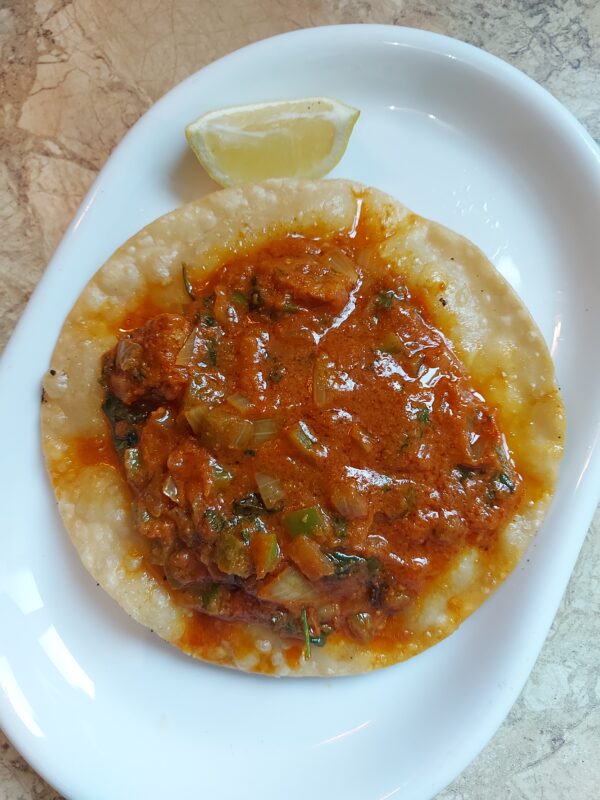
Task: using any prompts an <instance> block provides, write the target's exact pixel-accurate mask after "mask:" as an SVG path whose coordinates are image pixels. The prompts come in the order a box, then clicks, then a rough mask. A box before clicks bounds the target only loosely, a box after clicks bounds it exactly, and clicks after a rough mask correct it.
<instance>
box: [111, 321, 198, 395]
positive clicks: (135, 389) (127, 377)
mask: <svg viewBox="0 0 600 800" xmlns="http://www.w3.org/2000/svg"><path fill="white" fill-rule="evenodd" d="M191 327H192V326H191V323H190V321H189V320H187V319H186V318H185V317H181V316H178V315H176V314H159V315H158V316H157V317H154V318H153V319H151V320H150V321H149V322H147V323H146V324H145V325H144V326H142V327H141V328H137V329H136V330H134V331H131V332H128V333H125V334H124V335H123V336H122V337H121V338H120V339H119V342H118V343H117V346H116V347H115V348H114V349H113V350H111V351H110V352H109V353H108V354H107V355H106V357H105V363H104V374H105V377H106V379H107V383H108V387H109V389H110V391H111V392H113V393H114V394H115V395H116V396H117V397H118V398H119V399H120V400H122V402H123V403H126V404H127V405H131V404H133V403H138V402H141V401H145V402H150V403H159V402H161V401H165V400H166V401H172V400H176V399H177V398H178V397H179V396H180V395H181V393H182V391H183V389H184V387H185V384H186V381H187V377H188V376H187V371H186V368H185V367H182V366H178V365H177V364H176V363H175V361H176V359H177V355H178V353H179V351H180V350H181V348H182V346H183V344H184V342H185V341H186V339H187V337H188V336H189V334H190V331H191Z"/></svg>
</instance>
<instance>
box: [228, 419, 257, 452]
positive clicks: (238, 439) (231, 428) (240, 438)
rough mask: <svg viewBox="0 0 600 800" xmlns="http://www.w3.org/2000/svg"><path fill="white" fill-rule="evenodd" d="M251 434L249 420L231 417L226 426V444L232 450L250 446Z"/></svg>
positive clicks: (251, 426)
mask: <svg viewBox="0 0 600 800" xmlns="http://www.w3.org/2000/svg"><path fill="white" fill-rule="evenodd" d="M252 433H253V425H252V423H251V422H250V420H249V419H241V418H240V417H234V416H232V417H230V420H229V423H228V425H227V444H228V445H229V447H233V448H236V447H239V448H243V447H246V446H247V445H249V444H250V439H251V438H252Z"/></svg>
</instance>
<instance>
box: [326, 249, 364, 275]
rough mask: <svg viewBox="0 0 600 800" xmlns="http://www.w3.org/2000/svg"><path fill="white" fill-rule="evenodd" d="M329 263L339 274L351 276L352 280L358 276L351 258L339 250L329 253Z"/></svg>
mask: <svg viewBox="0 0 600 800" xmlns="http://www.w3.org/2000/svg"><path fill="white" fill-rule="evenodd" d="M329 263H330V264H331V266H332V267H333V268H334V270H335V271H336V272H339V273H340V274H341V275H345V276H346V277H348V278H351V279H352V280H353V281H355V280H356V279H357V278H358V275H357V274H356V267H355V266H354V263H353V262H352V259H351V258H349V257H348V256H347V255H346V254H345V253H342V252H341V250H340V251H338V252H336V253H331V254H330V256H329Z"/></svg>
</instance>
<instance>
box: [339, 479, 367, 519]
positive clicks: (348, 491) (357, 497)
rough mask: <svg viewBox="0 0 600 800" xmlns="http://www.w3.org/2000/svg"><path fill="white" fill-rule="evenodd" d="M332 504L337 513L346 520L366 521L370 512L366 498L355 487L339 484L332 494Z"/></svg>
mask: <svg viewBox="0 0 600 800" xmlns="http://www.w3.org/2000/svg"><path fill="white" fill-rule="evenodd" d="M331 502H332V503H333V506H334V507H335V509H336V511H339V513H340V514H341V515H342V516H343V517H346V519H364V518H365V517H366V516H367V514H368V512H369V505H368V503H367V501H366V500H365V498H364V497H363V496H362V495H361V494H360V493H359V492H358V490H357V489H355V488H354V486H350V485H349V484H347V483H338V484H337V485H336V486H334V488H333V491H332V492H331Z"/></svg>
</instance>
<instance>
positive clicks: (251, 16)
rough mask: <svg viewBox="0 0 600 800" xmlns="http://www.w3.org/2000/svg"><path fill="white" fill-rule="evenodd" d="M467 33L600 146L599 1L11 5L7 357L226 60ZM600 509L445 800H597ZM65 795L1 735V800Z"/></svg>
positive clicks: (96, 0)
mask: <svg viewBox="0 0 600 800" xmlns="http://www.w3.org/2000/svg"><path fill="white" fill-rule="evenodd" d="M349 22H385V23H394V24H399V25H409V26H415V27H420V28H425V29H428V30H432V31H437V32H439V33H445V34H448V35H450V36H455V37H457V38H459V39H463V40H464V41H467V42H471V43H472V44H475V45H477V46H479V47H483V48H485V49H486V50H489V51H490V52H492V53H494V54H496V55H498V56H500V57H501V58H503V59H505V60H506V61H508V62H510V63H511V64H514V65H515V66H517V67H518V68H520V69H522V70H523V71H524V72H526V73H527V74H528V75H530V76H531V77H532V78H534V79H535V80H537V81H538V82H539V83H541V84H542V85H543V86H545V87H546V88H547V89H549V90H550V91H551V92H552V93H553V94H554V95H555V96H556V97H558V99H559V100H561V101H562V102H563V103H564V104H565V105H566V106H567V108H569V109H570V110H571V111H572V112H573V113H574V114H575V116H577V117H578V118H579V120H580V121H581V122H582V123H583V124H584V125H585V126H586V127H587V129H588V131H590V133H591V134H592V136H594V137H595V138H596V140H598V139H600V4H599V3H598V2H597V0H502V2H497V1H496V0H479V2H475V1H474V0H455V1H454V2H451V3H450V2H447V0H421V1H420V2H418V1H417V0H306V2H302V1H301V2H298V0H221V2H219V0H212V1H211V0H163V1H162V2H151V0H138V1H137V2H131V0H37V2H34V0H1V2H0V64H1V65H2V67H1V68H0V109H1V110H0V118H1V122H0V143H1V148H0V154H1V156H0V219H1V221H2V231H3V235H2V237H1V238H0V280H1V285H2V290H1V291H0V348H2V347H3V346H4V344H5V342H6V340H7V339H8V336H9V335H10V333H11V331H12V329H13V327H14V325H15V323H16V321H17V319H18V317H19V315H20V314H21V312H22V310H23V307H24V306H25V303H26V302H27V299H28V298H29V295H30V294H31V291H32V290H33V288H34V286H35V285H36V283H37V281H38V279H39V277H40V275H41V273H42V271H43V269H44V266H45V265H46V263H47V261H48V259H49V258H50V256H51V254H52V252H53V250H54V248H55V247H56V245H57V243H58V241H59V240H60V237H61V236H62V233H63V231H64V229H65V228H66V226H67V224H68V222H69V220H70V218H71V216H72V215H73V213H74V212H75V210H76V208H77V206H78V205H79V202H80V200H81V199H82V197H83V195H84V194H85V192H86V191H87V189H88V187H89V185H90V184H91V182H92V180H93V178H94V176H95V175H96V172H97V171H98V170H99V168H100V167H101V166H102V164H103V163H104V161H105V160H106V158H107V156H108V154H109V153H110V151H111V149H112V148H113V147H114V146H115V145H116V144H117V142H118V141H119V140H120V139H121V137H122V136H123V134H124V133H125V132H126V131H127V129H128V128H129V127H130V126H131V125H132V124H133V123H134V122H135V121H136V119H137V118H138V117H139V116H140V115H141V114H143V112H144V111H145V110H146V109H147V108H148V107H149V106H150V105H151V104H152V103H153V102H154V101H155V100H157V99H158V98H159V97H160V96H161V95H162V94H164V92H166V91H167V90H168V89H170V88H171V87H172V86H173V85H174V84H176V83H177V82H178V81H180V80H181V79H183V78H185V77H186V76H187V75H189V74H190V73H191V72H194V71H195V70H197V69H199V68H200V67H202V66H204V65H205V64H207V63H209V62H210V61H213V60H214V59H215V58H218V57H219V56H221V55H223V54H225V53H227V52H229V51H231V50H234V49H236V48H238V47H240V46H242V45H245V44H247V43H249V42H252V41H255V40H257V39H262V38H264V37H267V36H271V35H273V34H276V33H281V32H283V31H289V30H294V29H297V28H304V27H310V26H313V25H324V24H332V23H349ZM599 606H600V513H597V514H596V517H595V520H594V523H593V525H592V528H591V530H590V533H589V535H588V537H587V540H586V542H585V544H584V547H583V550H582V552H581V555H580V558H579V561H578V564H577V568H576V570H575V572H574V574H573V577H572V579H571V582H570V584H569V587H568V589H567V592H566V594H565V597H564V599H563V602H562V605H561V608H560V611H559V613H558V615H557V617H556V620H555V622H554V625H553V626H552V630H551V632H550V634H549V637H548V640H547V642H546V644H545V646H544V648H543V650H542V653H541V655H540V657H539V659H538V662H537V664H536V667H535V669H534V671H533V673H532V675H531V677H530V678H529V680H528V682H527V684H526V686H525V688H524V690H523V692H522V694H521V697H520V698H519V700H518V702H517V703H516V704H515V706H514V708H513V709H512V711H511V712H510V714H509V716H508V718H507V720H506V721H505V723H504V724H503V726H502V727H501V728H500V730H499V731H498V732H497V734H496V735H495V737H494V738H493V739H492V741H491V742H490V743H489V744H488V746H487V747H486V748H485V749H484V751H483V752H482V753H481V754H480V755H479V756H478V758H476V759H475V761H474V762H473V763H472V764H471V765H470V766H469V767H468V768H467V769H466V770H465V772H464V773H463V774H462V775H461V776H459V777H458V778H457V779H456V780H455V781H454V783H452V784H451V785H450V786H449V787H448V788H447V789H445V790H444V791H443V792H442V793H441V794H440V795H438V798H437V800H489V799H490V798H498V797H502V798H503V800H559V799H560V800H562V798H570V799H571V800H597V798H598V796H599V789H598V787H600V758H599V756H600V677H599V676H600V615H599V614H598V608H599ZM29 798H37V799H38V800H57V798H59V795H57V794H56V792H55V791H54V790H53V789H51V788H50V787H49V786H47V785H46V784H45V783H44V781H43V780H42V779H41V778H39V777H38V776H37V775H36V774H35V773H34V772H33V770H31V768H30V767H29V766H28V765H27V764H26V763H25V761H24V760H23V759H22V758H21V757H20V756H19V755H18V753H16V751H15V750H14V749H13V748H12V746H11V745H10V744H9V743H8V742H7V740H6V739H5V738H4V737H3V736H2V734H1V733H0V800H28V799H29Z"/></svg>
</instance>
